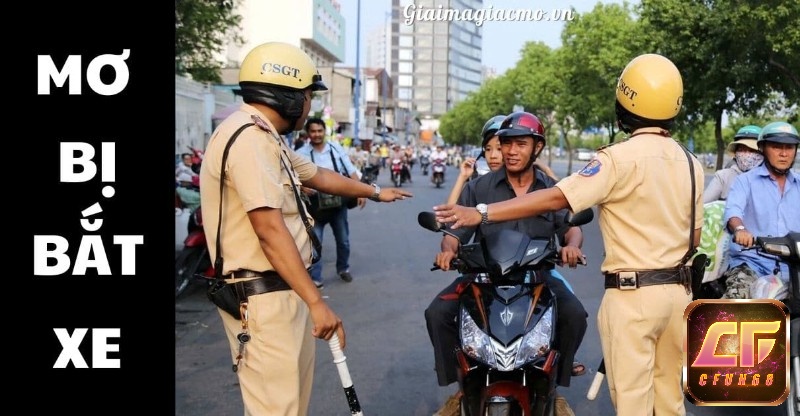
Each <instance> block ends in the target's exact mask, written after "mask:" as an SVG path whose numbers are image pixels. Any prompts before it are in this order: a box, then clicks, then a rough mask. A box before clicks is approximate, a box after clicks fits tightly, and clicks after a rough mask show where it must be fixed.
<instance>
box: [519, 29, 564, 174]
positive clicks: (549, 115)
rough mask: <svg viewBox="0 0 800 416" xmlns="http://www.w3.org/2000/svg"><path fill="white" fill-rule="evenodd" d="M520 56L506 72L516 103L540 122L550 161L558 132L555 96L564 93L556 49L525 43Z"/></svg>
mask: <svg viewBox="0 0 800 416" xmlns="http://www.w3.org/2000/svg"><path fill="white" fill-rule="evenodd" d="M521 55H522V57H521V58H520V60H519V61H518V62H517V63H516V65H515V66H514V68H512V69H510V70H509V71H508V73H507V75H508V77H509V79H510V81H511V84H512V85H513V88H514V90H515V100H516V104H519V105H521V106H522V107H523V108H525V111H528V112H530V113H532V114H534V115H536V116H537V117H538V118H539V120H540V121H541V122H542V124H543V125H544V131H545V138H546V139H547V148H548V149H549V150H550V151H549V152H548V153H549V155H550V159H549V160H548V163H549V162H552V156H553V152H552V146H553V142H554V141H555V140H554V138H556V137H558V136H559V135H558V134H555V132H553V131H552V127H553V126H554V125H555V123H556V119H557V114H556V108H557V103H558V97H560V96H561V95H562V94H563V92H564V83H563V79H562V78H561V77H560V68H559V65H558V62H557V61H556V52H555V51H553V50H552V49H550V47H549V46H547V45H546V44H544V43H542V42H527V43H525V46H524V47H523V48H522V52H521Z"/></svg>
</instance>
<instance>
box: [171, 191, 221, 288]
mask: <svg viewBox="0 0 800 416" xmlns="http://www.w3.org/2000/svg"><path fill="white" fill-rule="evenodd" d="M201 208H202V207H198V208H197V209H195V210H194V212H192V213H191V214H190V216H189V223H188V225H187V229H188V235H187V236H186V238H185V239H184V240H183V249H182V250H181V252H180V253H179V254H178V257H176V258H175V298H178V297H179V296H180V295H182V294H183V293H184V292H186V289H187V288H188V287H189V284H190V283H191V282H192V281H193V280H197V281H200V280H204V279H206V278H207V283H208V284H211V283H212V280H211V277H212V276H214V266H213V265H212V264H211V258H210V257H209V254H208V246H207V245H206V234H205V232H204V231H203V214H202V211H201Z"/></svg>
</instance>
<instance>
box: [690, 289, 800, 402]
mask: <svg viewBox="0 0 800 416" xmlns="http://www.w3.org/2000/svg"><path fill="white" fill-rule="evenodd" d="M788 312H789V311H788V309H787V308H786V306H785V305H784V304H783V303H781V302H779V301H777V300H772V299H746V300H739V299H735V300H733V299H720V300H705V299H701V300H696V301H694V302H692V303H691V304H689V306H688V307H686V310H685V312H684V314H683V321H684V327H685V329H686V338H685V344H684V357H683V358H684V359H683V391H684V394H685V395H686V397H687V399H689V401H691V402H692V403H694V404H696V405H698V406H715V405H716V406H730V405H739V406H765V405H773V406H777V405H779V404H781V403H782V402H783V401H784V400H785V399H786V396H787V395H788V394H789V355H788V351H789V330H788V328H789V318H788Z"/></svg>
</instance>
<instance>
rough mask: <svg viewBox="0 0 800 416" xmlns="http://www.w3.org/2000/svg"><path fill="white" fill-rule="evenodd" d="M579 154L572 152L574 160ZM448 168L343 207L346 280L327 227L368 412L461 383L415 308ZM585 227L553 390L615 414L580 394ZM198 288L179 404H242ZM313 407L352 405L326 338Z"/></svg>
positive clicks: (332, 411) (415, 403) (560, 166)
mask: <svg viewBox="0 0 800 416" xmlns="http://www.w3.org/2000/svg"><path fill="white" fill-rule="evenodd" d="M583 164H584V163H583V162H578V161H574V162H573V170H577V169H580V167H582V166H583ZM553 167H554V170H555V171H556V174H559V175H562V176H563V175H565V174H566V162H565V161H560V160H559V161H557V162H556V163H554V165H553ZM456 175H457V170H456V168H455V167H450V168H449V170H448V172H447V175H446V179H445V184H444V186H443V187H442V188H441V189H436V188H435V187H434V186H433V185H432V184H431V182H430V176H422V174H421V173H420V171H419V169H418V166H415V168H414V171H413V173H412V178H413V180H414V182H413V183H411V184H404V187H405V188H407V189H409V190H411V191H412V192H413V193H414V198H411V199H408V200H405V201H398V202H395V203H392V204H382V203H375V202H371V201H369V202H367V205H366V207H365V208H364V209H363V210H359V209H353V210H351V211H350V212H349V222H350V230H351V235H350V244H351V253H352V254H351V258H350V264H351V269H350V270H351V272H352V274H353V281H352V282H351V283H345V282H343V281H342V280H340V279H339V278H338V277H337V276H336V274H335V266H334V263H335V260H336V259H335V241H334V238H333V234H332V232H331V231H330V228H327V229H326V233H325V237H324V241H323V260H322V261H323V262H324V263H323V276H324V278H325V288H324V290H323V295H325V297H326V298H327V299H326V300H327V302H329V304H330V306H331V307H332V309H333V310H334V311H335V312H336V313H337V314H338V315H339V316H340V317H341V318H342V320H343V322H344V327H345V330H346V332H347V348H346V349H345V350H344V353H345V355H346V357H347V365H348V367H349V370H350V374H351V376H352V379H353V383H354V387H355V390H356V393H357V395H358V398H359V401H360V403H361V407H362V409H363V412H364V414H365V415H367V416H376V415H380V416H395V415H396V416H407V415H408V416H412V415H413V416H430V415H432V414H433V413H434V412H435V411H436V410H437V409H438V408H439V407H440V406H441V405H442V404H443V403H444V401H445V400H446V399H447V397H449V396H450V395H451V394H453V393H454V392H455V391H456V390H457V386H456V385H455V384H453V385H451V386H448V387H440V386H438V384H437V383H436V375H435V373H434V371H433V350H432V347H431V343H430V340H429V338H428V334H427V331H426V328H425V320H424V316H423V312H424V310H425V308H426V307H427V306H428V304H429V303H430V301H431V299H432V298H433V297H434V296H435V295H436V294H437V293H438V292H439V291H440V290H441V289H442V288H443V287H444V286H446V285H447V284H448V283H449V282H450V281H451V280H452V279H453V278H455V277H456V274H455V272H441V271H435V272H432V271H430V268H431V266H432V262H433V259H434V257H435V255H436V253H437V252H438V250H439V242H440V240H441V235H440V234H437V233H433V232H430V231H428V230H425V229H423V228H422V227H420V226H419V225H418V224H417V214H418V213H419V212H421V211H431V210H432V207H433V206H434V205H437V204H440V203H442V202H444V200H445V199H446V198H447V195H448V193H449V192H450V187H451V186H452V184H453V182H454V180H455V178H456ZM708 178H709V176H708V175H707V180H708ZM378 184H379V185H381V186H383V187H388V186H390V184H389V174H388V170H387V169H384V170H382V171H381V173H380V177H379V179H378ZM176 219H177V217H176ZM181 231H183V230H182V229H181V226H179V225H176V234H177V236H176V237H177V239H178V240H179V241H180V240H181V239H182V237H181ZM583 232H584V238H585V241H584V246H583V252H584V254H586V256H587V259H588V266H586V267H583V266H579V267H578V268H577V269H563V268H562V269H560V271H561V273H562V274H563V275H564V276H565V277H566V278H567V280H568V281H569V282H570V284H571V285H572V286H573V288H574V289H575V292H576V295H577V296H578V298H579V299H580V300H581V301H582V302H583V304H584V307H585V308H586V310H587V311H588V312H589V318H588V324H589V327H588V330H587V332H586V335H585V337H584V340H583V343H582V345H581V348H580V349H579V350H578V353H577V356H576V359H577V360H579V361H581V362H583V363H584V364H585V365H586V366H587V373H586V375H584V376H581V377H576V378H573V380H572V385H571V386H570V387H569V388H561V389H559V391H560V392H561V394H562V395H564V396H565V397H566V398H567V400H568V402H569V403H570V405H571V407H572V409H573V410H574V412H575V414H576V415H579V416H581V415H613V414H614V411H613V407H612V404H611V401H610V399H609V395H608V388H607V385H606V384H605V383H604V385H603V387H602V388H601V390H600V393H599V394H598V396H597V398H596V399H595V400H594V401H590V400H588V399H586V392H587V389H588V387H589V384H590V383H591V381H592V379H593V377H594V374H595V369H596V367H597V364H599V362H600V359H601V358H602V353H601V350H600V340H599V335H598V331H597V327H596V317H597V310H598V307H599V304H600V299H601V297H602V295H603V291H604V289H603V286H602V279H601V277H600V271H599V270H600V264H601V262H602V258H603V243H602V239H601V236H600V233H599V230H598V221H597V218H595V220H594V221H593V222H591V223H590V224H588V225H585V226H584V227H583ZM183 233H184V235H185V231H183ZM179 241H176V249H178V248H179V245H180V244H179ZM204 289H205V288H204V287H203V286H202V285H199V284H193V286H192V287H190V288H189V289H188V291H187V293H185V294H184V295H182V297H180V298H179V299H177V300H176V303H175V342H176V347H175V414H176V415H181V416H184V415H185V416H189V415H191V416H207V415H208V416H210V415H214V416H219V415H241V414H242V413H243V409H242V400H241V396H240V393H239V390H238V385H237V379H236V376H235V374H234V373H233V372H232V371H231V365H232V362H231V358H230V352H229V350H228V345H227V340H226V339H225V336H224V332H223V328H222V324H221V319H220V317H219V315H218V313H217V310H216V307H214V306H213V305H212V304H211V303H210V302H209V301H208V300H207V299H206V297H205V292H204ZM686 410H687V414H689V415H755V414H758V415H778V414H782V412H783V407H741V408H736V407H697V406H694V405H693V404H691V403H688V402H687V405H686ZM309 414H310V415H314V416H334V415H342V416H344V415H349V414H350V411H349V409H348V406H347V401H346V399H345V395H344V392H343V390H342V385H341V382H340V380H339V376H338V373H337V370H336V367H335V365H334V363H333V361H332V355H331V353H330V350H329V349H328V346H327V343H325V342H324V341H317V353H316V366H315V376H314V383H313V392H312V399H311V406H310V409H309Z"/></svg>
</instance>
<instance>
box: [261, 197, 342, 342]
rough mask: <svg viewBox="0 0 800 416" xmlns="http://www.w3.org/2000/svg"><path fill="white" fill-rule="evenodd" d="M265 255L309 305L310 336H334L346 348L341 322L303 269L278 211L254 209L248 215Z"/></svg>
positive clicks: (275, 209)
mask: <svg viewBox="0 0 800 416" xmlns="http://www.w3.org/2000/svg"><path fill="white" fill-rule="evenodd" d="M247 216H248V218H249V219H250V223H251V224H252V225H253V230H254V231H255V233H256V236H257V237H258V242H259V244H260V245H261V249H262V250H263V251H264V255H265V256H266V257H267V260H269V262H270V264H272V265H273V267H275V271H276V272H277V273H278V274H279V275H280V276H281V277H283V278H284V280H286V283H288V284H289V286H291V287H292V290H294V291H295V292H296V293H297V295H298V296H300V298H301V299H303V301H304V302H305V303H306V304H307V305H308V308H309V311H310V313H311V320H312V321H313V322H314V329H313V331H312V335H314V336H315V337H317V338H322V339H325V340H328V339H330V338H331V336H333V334H334V333H336V334H337V335H338V336H339V340H340V341H341V344H342V348H344V346H345V332H344V326H343V325H342V320H341V319H340V318H339V317H338V316H337V315H336V314H335V313H334V312H333V311H332V310H331V309H330V308H329V307H328V304H327V303H325V301H324V300H323V299H322V295H321V294H320V292H319V290H318V289H317V287H316V286H315V285H314V283H313V282H312V281H311V278H310V277H309V275H308V272H307V271H306V268H305V266H304V265H303V260H302V259H301V258H300V253H299V252H298V250H297V246H296V245H295V243H294V239H293V238H292V235H291V233H289V229H288V228H286V223H285V222H284V219H283V214H282V213H281V210H280V209H278V208H268V207H263V208H257V209H254V210H252V211H249V212H248V213H247Z"/></svg>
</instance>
